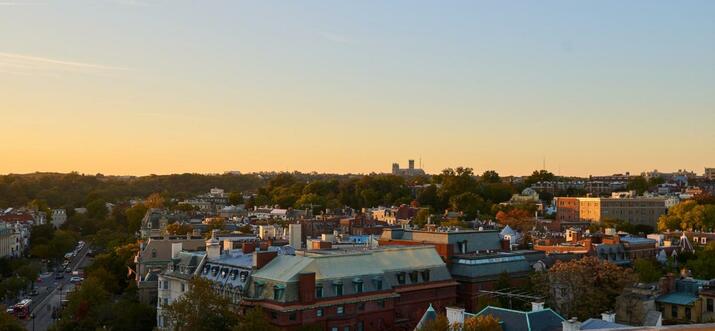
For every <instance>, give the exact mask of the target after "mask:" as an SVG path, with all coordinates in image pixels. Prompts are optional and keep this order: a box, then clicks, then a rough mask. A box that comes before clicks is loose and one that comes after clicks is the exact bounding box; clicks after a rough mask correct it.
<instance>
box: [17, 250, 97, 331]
mask: <svg viewBox="0 0 715 331" xmlns="http://www.w3.org/2000/svg"><path fill="white" fill-rule="evenodd" d="M88 250H89V245H85V246H84V247H83V248H82V249H81V250H80V251H79V253H78V254H77V255H76V256H75V257H74V258H72V261H71V262H70V264H69V266H70V267H71V269H72V271H75V270H77V269H82V268H84V267H85V266H86V265H88V264H89V262H90V261H89V259H86V256H87V251H88ZM62 272H64V271H62ZM71 277H72V274H71V273H65V274H64V278H62V279H54V274H52V276H51V277H47V278H45V279H43V282H44V283H43V284H42V286H46V287H47V288H46V290H45V291H40V295H39V296H37V297H35V298H33V302H32V305H31V312H32V314H34V320H33V319H28V320H23V324H24V325H25V328H26V329H27V330H33V331H34V330H38V331H45V330H47V329H48V328H49V327H50V326H51V325H52V323H53V322H54V320H53V319H52V311H53V309H55V308H56V307H59V306H60V304H61V302H62V300H63V299H66V297H67V293H69V292H71V291H72V289H74V284H72V283H71V282H70V278H71ZM60 289H61V290H60Z"/></svg>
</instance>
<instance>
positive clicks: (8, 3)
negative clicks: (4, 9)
mask: <svg viewBox="0 0 715 331" xmlns="http://www.w3.org/2000/svg"><path fill="white" fill-rule="evenodd" d="M37 4H39V2H30V1H0V6H28V5H37Z"/></svg>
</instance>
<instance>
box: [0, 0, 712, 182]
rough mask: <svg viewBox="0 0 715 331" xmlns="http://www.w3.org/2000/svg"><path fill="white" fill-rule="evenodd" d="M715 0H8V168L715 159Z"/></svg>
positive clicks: (155, 170) (0, 93)
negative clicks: (408, 161)
mask: <svg viewBox="0 0 715 331" xmlns="http://www.w3.org/2000/svg"><path fill="white" fill-rule="evenodd" d="M713 17H715V1H677V2H675V1H653V0H651V1H603V0H600V1H551V0H544V1H415V0H410V1H400V0H394V1H376V0H375V1H373V0H365V1H327V0H326V1H272V0H261V1H234V0H231V1H218V0H216V1H214V0H207V1H182V0H164V1H162V0H93V1H89V0H87V1H79V0H61V1H59V0H58V1H50V0H47V1H42V0H37V1H34V0H27V1H23V0H0V173H27V172H34V171H57V172H69V171H79V172H82V173H98V172H101V173H104V174H117V175H146V174H167V173H183V172H194V173H216V172H218V173H220V172H223V171H229V170H238V171H242V172H252V171H264V170H265V171H271V170H275V171H293V170H298V171H305V172H310V171H317V172H331V173H348V172H350V173H369V172H373V171H374V172H389V171H390V167H391V164H392V163H393V162H399V163H400V164H401V165H402V166H403V167H406V164H407V160H408V159H415V160H418V161H417V163H419V160H420V159H421V160H422V164H423V167H424V168H425V170H427V171H428V172H431V173H436V172H439V171H440V170H441V169H444V168H447V167H457V166H467V167H472V168H474V170H475V172H477V173H481V172H482V171H484V170H489V169H493V170H496V171H498V172H499V173H500V174H502V175H508V174H513V175H525V174H529V173H531V172H532V171H533V170H535V169H540V168H542V164H544V163H545V164H546V168H547V169H549V170H551V171H552V172H554V173H557V174H559V175H576V176H587V175H589V174H592V175H606V174H613V173H622V172H626V171H630V172H631V173H640V172H641V171H646V170H653V169H658V170H660V171H672V170H677V169H689V170H695V171H696V172H697V173H702V172H703V168H704V167H715V20H714V19H713Z"/></svg>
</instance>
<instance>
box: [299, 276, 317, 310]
mask: <svg viewBox="0 0 715 331" xmlns="http://www.w3.org/2000/svg"><path fill="white" fill-rule="evenodd" d="M298 289H299V292H298V295H299V297H300V303H301V304H306V305H309V304H312V303H315V273H314V272H307V273H301V274H300V275H298Z"/></svg>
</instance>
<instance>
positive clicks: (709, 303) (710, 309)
mask: <svg viewBox="0 0 715 331" xmlns="http://www.w3.org/2000/svg"><path fill="white" fill-rule="evenodd" d="M707 310H708V313H712V312H713V311H715V310H713V299H708V301H707Z"/></svg>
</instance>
